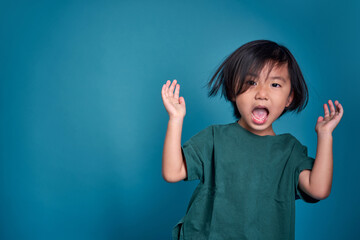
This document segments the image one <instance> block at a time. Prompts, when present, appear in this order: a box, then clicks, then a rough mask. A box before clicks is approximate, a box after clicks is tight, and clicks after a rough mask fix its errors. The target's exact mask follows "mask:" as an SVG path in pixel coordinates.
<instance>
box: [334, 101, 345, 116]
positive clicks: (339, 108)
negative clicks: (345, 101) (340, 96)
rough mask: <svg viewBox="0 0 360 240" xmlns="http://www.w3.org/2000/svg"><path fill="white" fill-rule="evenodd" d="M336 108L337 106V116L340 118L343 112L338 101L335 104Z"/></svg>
mask: <svg viewBox="0 0 360 240" xmlns="http://www.w3.org/2000/svg"><path fill="white" fill-rule="evenodd" d="M336 108H337V116H339V117H340V118H341V117H342V116H343V114H344V108H343V106H342V105H341V104H340V103H338V104H337V106H336Z"/></svg>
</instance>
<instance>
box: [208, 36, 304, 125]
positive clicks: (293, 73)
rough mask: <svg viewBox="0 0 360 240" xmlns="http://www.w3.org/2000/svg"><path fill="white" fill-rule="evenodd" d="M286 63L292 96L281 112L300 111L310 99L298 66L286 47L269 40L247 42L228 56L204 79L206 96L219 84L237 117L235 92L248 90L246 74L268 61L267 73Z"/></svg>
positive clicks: (258, 68) (211, 93)
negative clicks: (206, 80) (206, 81)
mask: <svg viewBox="0 0 360 240" xmlns="http://www.w3.org/2000/svg"><path fill="white" fill-rule="evenodd" d="M286 63H287V64H288V71H289V76H290V81H291V90H290V94H291V93H292V92H293V93H294V98H293V100H292V102H291V104H290V105H289V106H288V107H286V108H285V109H284V111H283V112H282V114H281V115H280V116H282V115H283V114H284V113H286V112H288V111H296V112H297V113H299V112H300V111H302V110H303V109H304V108H305V107H306V105H307V102H308V99H309V93H308V89H307V86H306V83H305V80H304V77H303V75H302V73H301V70H300V67H299V65H298V64H297V62H296V60H295V58H294V56H293V55H292V54H291V52H290V51H289V50H288V49H287V48H286V47H284V46H281V45H279V44H277V43H275V42H273V41H269V40H255V41H251V42H248V43H246V44H244V45H242V46H241V47H239V48H238V49H236V50H235V51H234V52H233V53H232V54H231V55H230V56H228V57H227V58H226V60H225V61H224V62H223V63H222V64H221V65H220V67H219V68H218V69H217V70H216V72H215V74H214V75H213V77H212V78H211V80H210V81H209V82H208V83H207V87H208V88H209V89H210V90H209V93H208V96H209V97H212V96H215V95H216V94H217V92H218V91H219V89H220V88H222V92H221V96H224V97H225V100H227V101H230V102H231V103H232V106H233V108H234V117H235V118H237V119H240V118H241V115H240V113H239V111H238V109H237V107H236V96H238V95H239V94H241V93H243V92H245V91H246V90H247V88H246V87H244V82H245V77H246V76H247V75H248V74H257V75H258V74H259V73H260V72H261V70H262V69H263V67H264V66H265V65H267V64H269V72H268V74H269V73H270V72H271V69H272V68H273V67H274V66H282V65H283V64H286Z"/></svg>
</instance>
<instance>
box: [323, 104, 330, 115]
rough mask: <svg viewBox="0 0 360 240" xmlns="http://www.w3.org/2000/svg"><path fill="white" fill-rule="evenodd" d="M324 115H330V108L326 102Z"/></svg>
mask: <svg viewBox="0 0 360 240" xmlns="http://www.w3.org/2000/svg"><path fill="white" fill-rule="evenodd" d="M324 117H329V108H328V106H327V104H326V103H324Z"/></svg>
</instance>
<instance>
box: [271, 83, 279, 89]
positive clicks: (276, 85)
mask: <svg viewBox="0 0 360 240" xmlns="http://www.w3.org/2000/svg"><path fill="white" fill-rule="evenodd" d="M271 86H272V87H275V88H278V87H281V85H280V84H278V83H272V84H271Z"/></svg>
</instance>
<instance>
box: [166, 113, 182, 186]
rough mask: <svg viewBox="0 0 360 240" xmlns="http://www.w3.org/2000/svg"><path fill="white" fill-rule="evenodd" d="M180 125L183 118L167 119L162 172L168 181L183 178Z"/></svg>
mask: <svg viewBox="0 0 360 240" xmlns="http://www.w3.org/2000/svg"><path fill="white" fill-rule="evenodd" d="M182 125H183V119H169V122H168V128H167V131H166V136H165V142H164V149H163V157H162V174H163V177H164V179H165V180H166V181H168V182H177V181H180V180H181V178H184V177H182V176H181V172H182V171H183V170H184V169H183V168H184V161H183V155H182V151H181V131H182Z"/></svg>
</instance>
